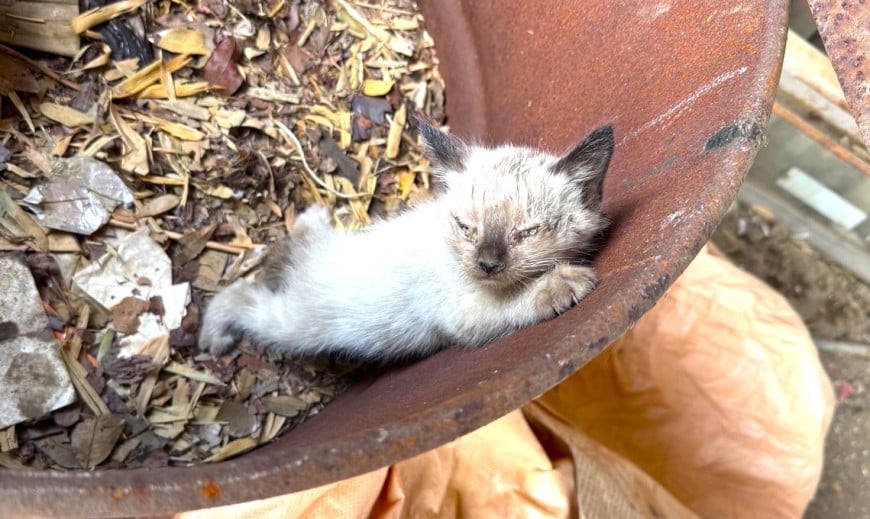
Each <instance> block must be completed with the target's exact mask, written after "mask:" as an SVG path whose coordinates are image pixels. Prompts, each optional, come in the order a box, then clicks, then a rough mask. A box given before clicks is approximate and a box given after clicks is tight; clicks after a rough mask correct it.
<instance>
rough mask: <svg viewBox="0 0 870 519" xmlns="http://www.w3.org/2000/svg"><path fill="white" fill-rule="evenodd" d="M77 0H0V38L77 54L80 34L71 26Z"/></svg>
mask: <svg viewBox="0 0 870 519" xmlns="http://www.w3.org/2000/svg"><path fill="white" fill-rule="evenodd" d="M78 14H79V4H78V0H26V1H24V0H0V42H3V43H9V44H12V45H17V46H20V47H27V48H30V49H36V50H41V51H44V52H50V53H53V54H59V55H61V56H70V57H72V56H75V55H76V53H77V52H78V51H79V48H80V42H79V36H78V35H77V34H75V33H74V32H73V30H72V27H71V26H70V20H72V19H73V18H75V17H76V16H78Z"/></svg>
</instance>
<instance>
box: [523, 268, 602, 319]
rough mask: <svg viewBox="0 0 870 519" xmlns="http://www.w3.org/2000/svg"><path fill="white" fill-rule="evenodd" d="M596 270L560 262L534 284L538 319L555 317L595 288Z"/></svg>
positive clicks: (535, 307)
mask: <svg viewBox="0 0 870 519" xmlns="http://www.w3.org/2000/svg"><path fill="white" fill-rule="evenodd" d="M597 281H598V277H597V276H596V275H595V271H594V270H592V269H591V268H589V267H584V266H582V265H572V264H569V263H559V264H557V265H556V266H555V267H554V268H553V270H551V271H549V272H547V273H546V274H544V275H543V276H541V278H540V279H539V280H538V282H537V283H535V285H533V294H532V296H533V297H534V311H535V314H536V318H537V320H543V319H549V318H551V317H555V316H557V315H559V314H561V313H562V312H564V311H565V310H567V309H569V308H571V307H572V306H573V305H575V304H577V303H578V302H579V301H580V300H581V299H583V298H584V297H586V295H587V294H589V292H591V291H592V289H593V288H595V284H596V283H597Z"/></svg>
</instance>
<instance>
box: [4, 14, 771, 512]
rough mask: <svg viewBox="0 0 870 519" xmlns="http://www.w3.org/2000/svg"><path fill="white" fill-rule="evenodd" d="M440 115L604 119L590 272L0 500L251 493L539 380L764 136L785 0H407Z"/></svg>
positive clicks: (508, 123) (354, 467)
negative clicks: (492, 322) (418, 342)
mask: <svg viewBox="0 0 870 519" xmlns="http://www.w3.org/2000/svg"><path fill="white" fill-rule="evenodd" d="M421 8H422V10H423V12H424V14H425V15H426V19H427V23H428V27H429V30H430V32H431V34H432V36H433V37H434V39H435V41H436V43H437V49H438V55H439V57H440V59H441V67H442V72H443V75H444V77H445V80H446V81H447V95H448V99H447V110H448V114H449V116H450V124H451V126H452V127H453V129H454V131H455V132H457V133H459V134H460V135H465V136H475V137H477V138H480V139H482V140H484V141H485V142H491V143H496V142H503V141H513V142H515V143H518V144H530V145H534V146H538V147H541V148H546V149H550V150H554V151H562V150H565V149H567V147H568V146H570V145H571V144H573V143H575V142H576V141H577V140H579V139H580V138H582V137H583V136H585V135H586V134H587V133H588V132H589V131H590V130H591V129H593V128H595V127H596V126H598V125H600V124H604V123H613V125H614V128H615V132H616V151H615V154H614V157H613V161H612V162H611V166H610V171H609V173H608V177H607V180H606V183H605V189H604V209H605V211H606V213H607V214H608V215H609V216H610V218H611V220H612V228H611V231H610V233H609V237H608V242H607V244H606V247H605V248H604V249H603V250H602V251H601V253H600V254H599V255H598V257H597V259H596V261H595V266H596V268H597V269H598V272H599V273H600V275H601V282H600V285H599V286H598V288H597V289H596V290H595V291H594V292H593V293H592V294H591V295H590V296H588V297H587V298H586V299H584V300H583V301H582V302H581V304H580V305H579V306H578V307H575V308H573V309H572V310H570V311H569V312H567V313H566V314H565V315H563V316H561V317H559V318H557V319H555V320H553V321H550V322H546V323H543V324H541V325H538V326H534V327H531V328H529V329H526V330H523V331H520V332H519V333H516V334H514V335H512V336H510V337H508V338H506V339H504V340H501V341H499V342H498V343H495V344H492V345H491V346H490V347H488V348H486V349H484V350H482V351H473V352H472V351H464V350H461V349H449V350H447V351H444V352H442V353H439V354H437V355H435V356H433V357H431V358H429V359H426V360H424V361H421V362H418V363H416V364H413V365H410V366H407V367H404V368H401V369H396V370H393V371H391V372H389V373H386V374H384V375H383V376H381V377H378V378H376V379H374V380H372V381H370V382H368V383H365V384H359V385H357V386H356V387H354V388H352V390H350V391H349V392H348V393H347V394H344V395H343V396H341V397H340V398H338V399H337V400H336V401H335V402H333V403H332V404H330V405H329V406H328V407H327V408H326V409H325V410H324V411H323V412H322V413H320V414H319V415H317V416H315V417H313V418H312V419H310V420H309V421H307V422H305V423H304V424H302V426H300V427H299V428H298V429H296V430H294V431H292V432H290V433H288V434H286V435H284V436H283V437H281V438H280V439H279V440H277V441H276V442H274V443H272V444H270V445H266V446H264V447H262V448H260V449H257V450H255V451H253V452H250V453H248V454H245V455H243V456H241V457H239V458H237V459H235V460H231V461H227V462H223V463H218V464H213V465H202V466H198V467H192V468H162V469H155V470H146V469H137V470H120V471H97V472H49V471H44V472H41V471H11V470H2V471H0V510H2V515H4V516H17V515H41V514H45V515H53V516H62V517H71V516H88V517H96V516H131V515H151V514H158V513H167V512H173V511H180V510H186V509H195V508H202V507H209V506H217V505H222V504H228V503H235V502H240V501H245V500H252V499H258V498H265V497H269V496H274V495H278V494H285V493H289V492H294V491H298V490H303V489H306V488H310V487H313V486H316V485H321V484H324V483H329V482H332V481H336V480H340V479H342V478H347V477H349V476H354V475H357V474H360V473H363V472H366V471H369V470H373V469H375V468H378V467H381V466H384V465H388V464H390V463H393V462H396V461H399V460H401V459H403V458H407V457H409V456H413V455H415V454H418V453H420V452H422V451H424V450H426V449H430V448H433V447H436V446H438V445H439V444H442V443H444V442H447V441H449V440H452V439H453V438H456V437H457V436H459V435H461V434H464V433H467V432H469V431H471V430H473V429H476V428H478V427H480V426H482V425H484V424H486V423H488V422H490V421H492V420H494V419H495V418H498V417H499V416H501V415H503V414H505V413H507V412H508V411H510V410H512V409H515V408H517V407H519V406H521V405H522V404H524V403H526V402H528V401H529V400H531V399H533V398H534V397H536V396H538V395H540V394H541V393H543V392H544V391H546V390H547V389H549V388H551V387H553V386H554V385H555V384H556V383H558V382H559V381H560V380H562V379H563V378H565V377H567V376H568V375H570V374H571V373H573V372H574V371H576V370H577V369H579V368H580V367H581V366H583V365H584V364H585V363H586V362H588V361H589V360H590V359H591V358H592V357H594V356H595V355H597V354H598V353H600V352H601V351H602V349H603V348H604V347H606V346H607V345H608V344H609V343H610V342H611V341H612V340H614V339H615V338H616V337H617V336H618V335H620V334H621V333H622V332H623V331H624V330H625V329H626V328H627V327H628V326H630V325H631V324H632V323H633V322H634V321H636V320H637V319H638V318H639V317H640V316H641V315H643V313H644V312H645V311H646V310H647V309H649V308H650V307H651V306H652V305H653V304H654V303H655V302H656V300H657V299H658V298H659V297H661V295H662V294H663V293H664V291H665V290H666V289H667V288H668V286H669V285H670V284H671V282H672V281H673V280H674V279H675V278H676V277H677V276H678V275H679V274H680V272H681V271H682V270H683V269H684V268H685V267H686V265H687V264H688V263H689V261H690V260H691V259H692V257H694V256H695V254H696V253H697V252H698V250H699V249H700V248H701V247H702V246H703V245H704V243H705V242H706V241H707V238H708V237H709V235H710V233H711V232H712V231H713V229H714V228H715V227H716V225H717V224H718V222H719V220H720V218H721V217H722V215H723V213H724V211H725V210H726V209H727V207H728V205H729V204H730V203H731V202H732V200H734V198H735V196H736V192H737V188H738V187H739V185H740V183H741V182H742V180H743V176H744V174H745V173H746V171H747V170H748V168H749V165H750V163H751V162H752V159H753V157H754V156H755V152H756V150H757V149H758V147H759V146H760V145H762V143H763V141H764V128H765V126H766V123H767V119H768V116H769V113H770V110H771V104H772V100H773V95H774V89H775V86H776V83H777V80H778V77H779V70H780V63H781V59H782V53H783V48H784V43H785V34H786V10H787V3H786V2H785V0H778V1H773V2H769V1H762V0H735V1H733V2H720V1H718V0H715V1H714V0H706V1H697V2H675V1H673V0H662V1H658V2H651V1H649V2H648V1H628V0H615V1H611V2H579V1H567V0H560V1H555V0H550V1H547V2H538V1H534V0H467V1H461V0H437V1H436V0H428V1H426V0H424V1H423V2H422V5H421Z"/></svg>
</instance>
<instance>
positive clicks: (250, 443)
mask: <svg viewBox="0 0 870 519" xmlns="http://www.w3.org/2000/svg"><path fill="white" fill-rule="evenodd" d="M256 446H257V440H255V439H253V438H239V439H238V440H234V441H231V442H230V443H228V444H226V445H224V446H223V447H221V448H220V449H218V450H217V452H215V453H214V454H212V455H211V456H209V457H208V458H206V459H205V460H203V461H205V462H206V463H214V462H216V461H223V460H225V459H227V458H232V457H233V456H238V455H239V454H241V453H243V452H247V451H249V450H251V449H253V448H254V447H256Z"/></svg>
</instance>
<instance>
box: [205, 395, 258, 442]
mask: <svg viewBox="0 0 870 519" xmlns="http://www.w3.org/2000/svg"><path fill="white" fill-rule="evenodd" d="M215 421H217V422H227V432H228V433H229V434H230V436H232V437H234V438H241V437H243V436H250V435H251V434H253V433H254V432H255V431H256V430H257V429H259V427H260V420H259V419H258V418H257V417H256V416H254V415H253V414H251V410H250V409H248V406H246V405H245V404H242V403H241V402H236V401H235V400H227V401H225V402H224V403H223V404H222V405H221V410H220V411H218V414H217V416H216V417H215Z"/></svg>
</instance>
